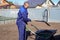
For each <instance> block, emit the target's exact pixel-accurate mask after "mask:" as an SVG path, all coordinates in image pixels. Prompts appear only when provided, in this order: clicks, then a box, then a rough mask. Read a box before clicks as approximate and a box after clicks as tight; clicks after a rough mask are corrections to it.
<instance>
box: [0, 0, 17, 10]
mask: <svg viewBox="0 0 60 40" xmlns="http://www.w3.org/2000/svg"><path fill="white" fill-rule="evenodd" d="M2 8H3V9H9V8H11V9H15V8H16V6H15V5H14V4H13V3H12V2H8V1H6V0H1V2H0V9H2Z"/></svg>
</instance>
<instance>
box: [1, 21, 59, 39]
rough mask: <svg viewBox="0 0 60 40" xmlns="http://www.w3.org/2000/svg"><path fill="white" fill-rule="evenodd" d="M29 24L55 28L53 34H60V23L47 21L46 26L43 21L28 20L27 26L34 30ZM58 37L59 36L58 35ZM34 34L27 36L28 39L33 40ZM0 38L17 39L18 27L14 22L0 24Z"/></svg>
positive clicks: (40, 27)
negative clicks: (55, 31)
mask: <svg viewBox="0 0 60 40" xmlns="http://www.w3.org/2000/svg"><path fill="white" fill-rule="evenodd" d="M31 24H33V25H35V26H36V27H37V28H38V29H39V30H44V29H48V30H52V29H53V30H57V33H56V34H55V35H60V23H54V22H53V23H48V24H49V25H50V26H48V25H47V24H46V23H44V22H36V21H32V22H29V23H28V25H27V27H28V28H30V29H31V30H32V31H34V32H36V31H37V30H36V29H35V28H34V27H33V26H31ZM59 37H60V36H59ZM34 39H35V36H34V35H31V36H29V37H28V40H34ZM0 40H18V28H17V26H16V24H15V21H14V22H9V23H5V24H0Z"/></svg>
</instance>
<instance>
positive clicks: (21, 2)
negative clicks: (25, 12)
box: [8, 0, 59, 5]
mask: <svg viewBox="0 0 60 40" xmlns="http://www.w3.org/2000/svg"><path fill="white" fill-rule="evenodd" d="M8 1H11V2H13V3H14V4H19V5H23V3H24V2H25V1H28V0H8ZM52 1H53V3H54V4H57V3H58V1H59V0H52Z"/></svg>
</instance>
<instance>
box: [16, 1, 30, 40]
mask: <svg viewBox="0 0 60 40" xmlns="http://www.w3.org/2000/svg"><path fill="white" fill-rule="evenodd" d="M28 7H29V3H28V2H25V3H24V5H23V6H21V7H20V10H19V12H18V17H17V21H16V24H17V26H18V31H19V40H26V30H25V29H26V24H27V22H29V21H31V20H30V19H28V12H27V8H28Z"/></svg>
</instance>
